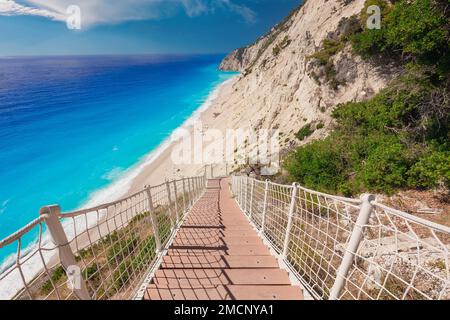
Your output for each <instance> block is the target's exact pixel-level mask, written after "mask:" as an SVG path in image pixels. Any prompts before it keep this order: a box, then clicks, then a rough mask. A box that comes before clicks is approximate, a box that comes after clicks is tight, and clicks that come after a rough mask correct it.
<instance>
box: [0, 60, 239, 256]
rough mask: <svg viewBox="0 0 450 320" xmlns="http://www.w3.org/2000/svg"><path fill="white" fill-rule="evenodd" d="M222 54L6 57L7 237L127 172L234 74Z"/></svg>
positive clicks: (2, 217)
mask: <svg viewBox="0 0 450 320" xmlns="http://www.w3.org/2000/svg"><path fill="white" fill-rule="evenodd" d="M222 58H223V56H216V55H214V56H204V55H202V56H164V55H150V56H95V57H87V56H85V57H30V58H0V239H3V238H4V237H6V236H8V235H9V234H11V233H13V232H14V231H16V230H17V229H19V228H21V227H23V226H24V225H26V224H27V223H28V222H30V221H31V220H33V219H35V218H37V217H38V212H39V208H40V207H42V206H44V205H49V204H54V203H57V204H59V205H61V207H62V209H63V211H70V210H74V209H76V208H79V207H81V206H83V205H84V204H86V202H87V201H89V200H93V199H92V198H93V197H95V196H97V195H99V190H102V189H104V188H106V187H108V186H110V185H111V184H113V183H117V181H118V180H120V179H124V176H126V173H127V171H128V170H129V169H130V168H132V167H133V166H136V165H137V164H138V163H139V162H140V161H142V160H143V159H144V158H145V157H146V156H147V155H148V154H149V153H150V152H152V151H154V150H155V149H156V148H157V147H158V146H159V145H160V144H161V143H162V142H163V141H164V140H165V139H167V138H168V137H169V136H170V134H171V133H172V132H173V131H174V130H175V129H176V128H177V127H179V126H180V125H182V124H183V123H184V122H185V121H186V120H187V119H188V118H189V117H190V116H191V115H192V114H193V113H194V112H195V111H196V110H197V109H199V108H200V107H201V106H202V104H204V103H205V101H206V99H207V97H208V95H209V94H210V93H211V91H212V90H213V89H214V88H215V87H217V86H218V85H219V84H221V83H222V82H224V81H225V80H227V79H229V78H231V77H232V76H234V74H233V73H224V72H220V71H219V70H218V65H219V63H220V61H221V59H222ZM25 240H26V241H29V242H31V241H32V240H33V235H30V236H28V237H27V238H26V239H25ZM15 249H16V248H6V249H3V250H0V261H1V260H3V259H4V258H5V257H6V256H7V255H9V254H10V253H12V252H14V250H15Z"/></svg>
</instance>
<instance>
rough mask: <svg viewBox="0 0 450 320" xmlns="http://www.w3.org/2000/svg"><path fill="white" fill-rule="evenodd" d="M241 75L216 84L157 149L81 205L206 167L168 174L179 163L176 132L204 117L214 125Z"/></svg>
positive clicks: (124, 194) (118, 196)
mask: <svg viewBox="0 0 450 320" xmlns="http://www.w3.org/2000/svg"><path fill="white" fill-rule="evenodd" d="M237 78H238V76H234V77H232V78H230V79H227V80H225V81H223V82H221V83H220V84H218V85H217V86H216V87H214V88H213V89H212V91H211V92H210V93H209V95H208V97H207V98H206V100H205V101H204V102H203V103H202V104H201V105H200V106H199V108H198V109H196V110H195V111H194V112H193V113H192V115H191V116H189V117H188V118H187V119H186V120H185V121H184V122H183V123H182V124H181V125H180V126H179V127H177V128H175V129H174V130H173V131H172V133H171V134H170V136H169V137H167V138H166V139H165V140H163V141H162V142H161V144H160V145H159V146H158V147H156V148H155V149H154V150H152V151H150V152H149V153H148V154H146V155H144V156H143V157H142V159H141V160H140V161H139V162H138V163H137V164H135V165H133V166H132V167H130V168H128V169H127V170H126V171H125V172H124V174H123V175H122V176H121V177H119V178H118V179H117V180H116V181H114V182H112V183H111V184H109V185H108V186H106V187H104V188H101V189H99V190H97V191H94V192H93V193H92V194H91V195H90V196H89V199H88V200H87V201H86V202H85V203H84V204H83V205H81V206H80V209H89V208H91V207H95V206H97V205H101V204H104V203H108V202H113V201H116V200H119V199H121V198H124V197H127V196H130V195H132V194H134V193H137V192H139V191H142V189H143V188H144V187H145V186H146V185H150V186H154V185H159V184H161V183H163V182H164V181H165V180H166V179H168V180H172V179H173V178H176V179H178V178H182V177H183V176H185V177H188V176H193V175H199V174H200V171H199V169H201V168H203V166H204V165H195V164H192V165H186V166H182V167H180V168H178V169H180V171H177V173H178V174H175V175H168V174H167V172H168V171H167V166H168V165H170V164H171V165H172V166H171V167H172V168H174V167H175V164H173V163H172V161H171V159H170V157H171V153H172V150H173V148H174V147H175V146H176V144H177V140H176V139H174V136H176V134H177V132H179V131H180V130H182V129H185V130H187V131H189V132H190V133H192V132H193V130H194V124H195V123H196V122H197V121H201V122H202V123H203V124H204V125H211V124H212V123H211V122H212V121H210V119H211V116H212V113H211V110H212V109H213V108H214V107H215V106H216V105H217V103H219V102H220V100H221V99H223V98H225V97H224V96H226V95H227V92H228V90H230V88H231V87H232V86H233V84H234V83H235V82H236V81H237ZM168 162H170V163H168ZM178 169H176V170H178Z"/></svg>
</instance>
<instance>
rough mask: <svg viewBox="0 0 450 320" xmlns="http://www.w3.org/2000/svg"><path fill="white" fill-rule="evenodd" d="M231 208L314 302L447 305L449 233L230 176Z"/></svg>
mask: <svg viewBox="0 0 450 320" xmlns="http://www.w3.org/2000/svg"><path fill="white" fill-rule="evenodd" d="M231 188H232V192H233V194H234V196H235V199H236V201H237V202H238V204H239V205H240V207H241V209H242V210H243V211H244V213H245V214H246V215H247V216H248V218H249V219H250V221H251V222H252V223H253V225H254V227H255V228H256V229H257V230H258V231H259V232H260V235H261V236H262V237H263V238H264V239H265V240H267V242H268V243H269V244H270V246H271V247H272V248H273V249H274V250H275V251H276V252H277V254H278V257H279V259H280V261H281V262H283V263H284V264H285V266H286V267H287V269H288V270H289V271H290V272H291V274H292V275H294V276H295V277H296V278H297V279H298V281H299V282H300V283H301V284H302V285H303V286H304V287H305V288H306V289H307V290H308V292H309V293H310V294H311V295H312V296H313V297H314V298H316V299H332V300H334V299H364V300H369V299H398V300H406V299H443V300H444V299H450V270H449V268H450V261H449V260H450V253H449V250H450V228H449V227H446V226H443V225H439V224H436V223H433V222H430V221H427V220H424V219H421V218H418V217H416V216H413V215H410V214H407V213H405V212H401V211H398V210H395V209H392V208H389V207H387V206H385V205H383V204H381V203H378V202H377V201H376V199H375V197H374V196H372V195H364V196H362V197H361V199H349V198H343V197H338V196H332V195H328V194H324V193H320V192H317V191H314V190H309V189H306V188H304V187H302V186H300V185H298V184H293V185H280V184H276V183H272V182H269V181H259V180H255V179H252V178H249V177H243V176H233V177H232V179H231Z"/></svg>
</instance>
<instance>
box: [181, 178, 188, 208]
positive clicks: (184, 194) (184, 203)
mask: <svg viewBox="0 0 450 320" xmlns="http://www.w3.org/2000/svg"><path fill="white" fill-rule="evenodd" d="M181 181H182V182H183V208H184V212H183V213H186V212H187V207H186V186H185V184H184V178H182V179H181Z"/></svg>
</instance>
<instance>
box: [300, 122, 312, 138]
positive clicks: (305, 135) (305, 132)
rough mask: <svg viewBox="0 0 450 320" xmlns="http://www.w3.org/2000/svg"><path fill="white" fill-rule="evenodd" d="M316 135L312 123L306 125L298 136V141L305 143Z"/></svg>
mask: <svg viewBox="0 0 450 320" xmlns="http://www.w3.org/2000/svg"><path fill="white" fill-rule="evenodd" d="M313 133H314V130H313V129H312V126H311V123H308V124H307V125H304V126H303V127H302V128H301V129H300V130H299V131H298V132H297V133H296V134H295V136H296V137H297V139H298V140H300V141H303V140H305V139H306V138H308V137H309V136H310V135H312V134H313Z"/></svg>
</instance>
